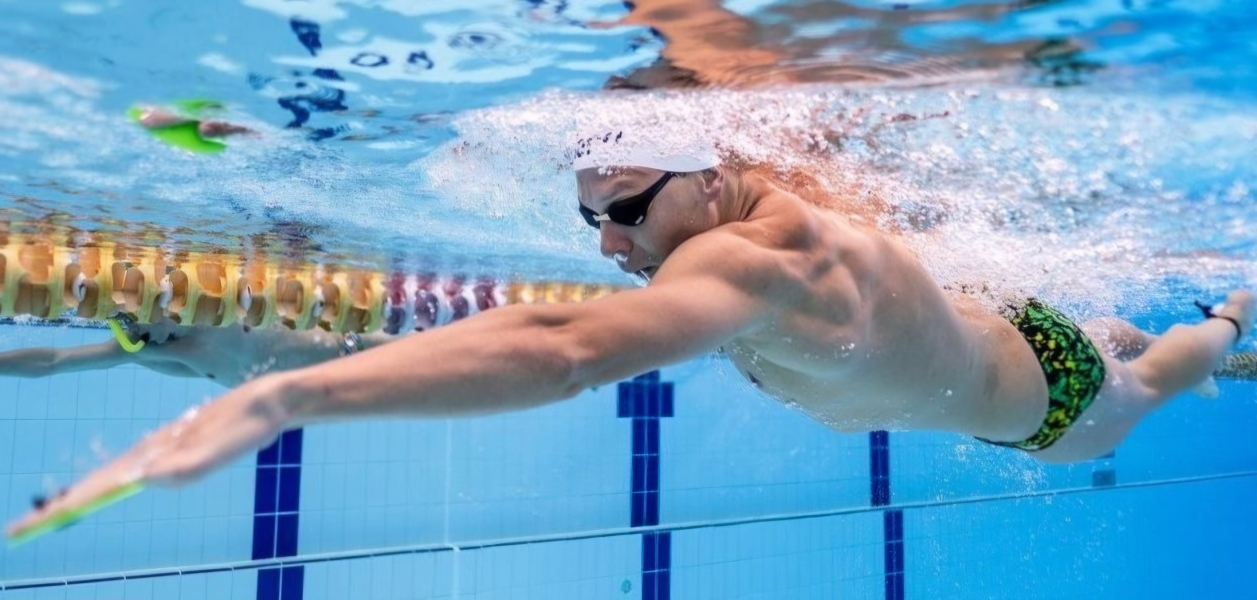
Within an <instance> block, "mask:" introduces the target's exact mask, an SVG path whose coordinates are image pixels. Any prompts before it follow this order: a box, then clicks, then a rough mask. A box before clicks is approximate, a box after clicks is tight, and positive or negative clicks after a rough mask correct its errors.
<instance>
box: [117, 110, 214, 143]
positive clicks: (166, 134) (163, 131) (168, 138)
mask: <svg viewBox="0 0 1257 600" xmlns="http://www.w3.org/2000/svg"><path fill="white" fill-rule="evenodd" d="M206 102H208V101H206ZM142 113H143V110H142V109H141V108H139V107H136V106H133V107H131V108H130V109H127V116H128V117H130V118H131V120H132V121H135V122H136V123H139V122H140V117H141V115H142ZM200 125H201V124H200V122H199V121H196V120H192V121H188V122H186V123H179V124H177V125H170V126H167V127H153V128H148V127H146V128H145V129H146V130H147V131H148V132H149V133H150V134H152V135H153V137H155V138H157V139H159V140H161V141H163V142H165V143H167V144H170V145H171V146H174V147H176V148H180V149H183V150H187V151H188V152H193V153H196V154H220V153H222V151H223V150H226V149H227V144H224V143H222V142H219V141H215V140H210V139H206V138H204V137H201V132H200V131H199V130H198V129H199V128H200Z"/></svg>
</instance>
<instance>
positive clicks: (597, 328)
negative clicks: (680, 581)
mask: <svg viewBox="0 0 1257 600" xmlns="http://www.w3.org/2000/svg"><path fill="white" fill-rule="evenodd" d="M779 264H780V262H779V258H778V257H777V256H775V255H773V254H771V253H767V252H765V251H764V250H762V249H761V248H760V247H759V246H757V245H754V244H753V243H752V242H750V241H747V240H744V239H742V238H738V237H734V236H732V235H729V234H724V233H711V234H708V235H705V236H702V238H695V239H692V240H690V241H688V242H686V243H685V244H684V245H683V246H682V247H680V248H678V249H677V250H676V251H675V252H674V253H673V255H672V256H671V257H670V258H669V261H668V264H667V265H665V266H664V267H663V268H662V269H660V270H659V272H658V273H657V275H656V277H655V281H654V283H652V284H651V285H650V286H649V287H647V288H643V289H636V290H630V291H626V292H621V293H617V294H614V295H612V296H609V297H606V298H601V299H598V300H593V301H590V302H585V303H579V304H559V305H526V306H507V307H503V308H498V309H494V310H491V311H488V312H485V313H482V314H480V315H477V316H474V317H472V318H469V319H466V320H463V321H460V322H457V323H454V324H452V325H450V326H448V327H444V328H440V329H435V330H432V331H430V332H426V333H423V334H416V335H411V336H408V337H406V338H403V339H401V340H398V341H396V342H392V343H389V344H386V345H385V346H382V347H379V348H375V349H370V350H367V351H365V352H362V353H360V354H356V355H353V356H349V357H346V358H343V359H340V360H333V361H330V362H327V363H325V364H322V365H319V366H315V367H309V368H304V369H298V370H294V371H287V372H283V373H277V374H272V375H267V376H264V377H259V378H257V379H254V380H251V381H249V382H247V383H245V384H243V385H241V386H240V387H238V388H236V389H235V390H233V391H231V392H229V393H227V394H226V395H223V396H221V397H219V398H218V399H216V400H214V401H213V402H210V403H208V404H206V405H203V406H201V407H199V408H198V409H197V410H195V411H192V412H190V413H189V414H188V415H185V417H184V418H182V419H180V420H179V421H177V422H175V423H173V424H171V425H168V426H166V427H164V428H162V429H161V430H158V431H157V432H155V433H153V434H151V435H150V436H148V437H147V438H145V439H144V440H143V441H141V442H140V443H138V444H136V445H135V446H134V447H133V448H132V449H131V450H130V451H128V452H127V453H125V454H123V455H122V456H120V457H119V458H118V459H116V460H115V461H113V462H112V463H110V464H109V465H107V466H105V467H104V468H102V469H99V470H97V471H96V472H94V473H92V474H91V475H89V476H88V477H87V478H86V479H84V480H83V481H82V482H80V483H79V484H77V485H75V486H73V487H72V488H70V489H69V490H67V492H66V493H65V494H64V495H62V496H59V497H58V498H56V499H54V500H51V501H49V502H48V503H47V504H46V505H45V506H44V507H43V508H41V509H38V510H35V511H33V512H31V513H30V514H28V515H26V516H25V517H23V518H22V519H20V520H19V521H16V522H14V523H13V524H11V525H10V527H9V532H10V535H15V534H20V533H22V532H26V531H29V530H30V528H31V527H34V526H36V525H37V524H38V523H41V522H42V519H43V518H44V517H45V516H46V515H56V514H64V513H65V511H74V510H77V509H79V508H82V507H85V506H91V505H92V504H93V502H94V501H96V500H97V499H99V498H103V497H109V495H110V494H111V493H114V492H116V491H117V490H120V489H132V488H133V486H134V485H136V484H146V483H154V484H173V483H182V482H186V481H189V480H192V479H196V478H198V477H201V476H203V475H205V474H206V473H207V472H209V471H210V470H212V469H214V468H216V467H219V466H222V465H224V464H226V463H228V462H230V461H231V460H233V459H235V458H237V457H239V456H241V455H243V454H244V453H246V452H248V451H251V450H253V449H255V448H258V447H261V446H264V445H265V444H267V443H269V442H271V441H272V440H274V439H275V438H276V437H277V436H278V435H279V433H280V432H282V431H283V430H284V429H288V428H291V427H297V426H303V425H307V424H310V423H316V422H323V421H336V420H346V419H351V418H362V417H373V416H375V417H378V416H386V415H391V416H401V415H413V416H430V417H445V416H452V415H474V414H486V413H493V412H502V411H508V410H518V409H524V408H528V407H533V406H539V405H542V404H546V403H549V402H553V401H555V400H559V399H565V398H571V397H573V396H575V395H576V394H578V393H579V392H581V391H582V390H584V389H586V388H588V387H591V386H594V385H599V384H604V383H610V382H614V381H617V380H620V379H623V378H625V377H628V376H631V375H635V374H638V373H641V372H644V371H647V370H650V369H653V368H657V367H660V366H663V365H668V364H673V363H677V362H680V361H683V360H686V359H689V358H692V357H694V356H698V355H701V354H703V353H705V352H709V351H711V350H713V349H715V348H717V347H718V346H721V345H722V344H725V343H727V342H728V341H729V340H731V339H733V338H735V337H737V336H739V335H740V334H742V333H745V332H747V331H752V330H755V329H757V328H758V327H759V326H760V323H762V322H765V321H767V320H768V319H771V318H773V316H774V315H773V314H772V313H773V306H776V304H777V302H775V301H773V300H770V299H771V298H773V297H774V296H773V294H776V293H780V292H776V291H775V290H779V289H783V288H782V286H781V285H780V284H779V281H781V279H780V278H781V277H783V276H784V275H783V274H781V272H780V269H779ZM852 288H853V290H854V284H852ZM789 289H793V288H789ZM851 297H853V298H858V293H857V292H855V291H853V292H852V295H851ZM780 300H781V301H783V302H784V301H788V299H787V298H781V299H780ZM851 310H852V312H853V313H854V312H855V310H856V308H855V307H852V308H851Z"/></svg>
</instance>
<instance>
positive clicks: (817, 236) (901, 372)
mask: <svg viewBox="0 0 1257 600" xmlns="http://www.w3.org/2000/svg"><path fill="white" fill-rule="evenodd" d="M733 227H734V228H735V230H736V232H737V233H738V234H739V235H746V236H748V237H751V236H758V237H760V238H763V237H768V238H771V239H769V240H767V241H760V242H759V244H760V245H761V246H763V247H764V248H765V249H766V250H767V251H769V252H773V253H775V254H777V255H778V256H777V257H776V258H775V261H776V262H778V263H780V265H781V267H782V268H781V269H780V271H781V280H779V281H776V282H774V285H773V286H772V288H771V290H772V291H771V292H769V293H771V294H772V295H773V297H772V298H770V301H771V303H772V304H773V305H774V306H775V307H776V309H777V312H776V313H775V315H774V316H773V318H772V319H770V320H769V321H768V322H767V324H765V325H764V326H762V327H760V328H759V329H758V330H756V331H753V332H750V333H748V334H745V335H743V336H741V337H739V338H737V339H736V340H734V341H733V342H731V343H730V344H728V345H726V346H725V348H724V351H725V353H726V354H727V355H728V356H729V358H730V360H732V362H733V364H734V365H735V366H736V367H737V368H738V370H739V371H740V372H741V373H742V374H743V375H744V376H746V377H747V378H748V379H749V380H751V382H752V383H754V384H756V386H757V387H759V388H760V389H762V390H763V391H764V392H765V393H767V394H769V395H771V396H773V397H775V398H777V399H779V400H781V401H783V402H787V403H790V404H793V405H797V406H798V407H799V408H801V409H802V410H804V411H806V412H807V413H808V414H810V415H811V416H813V417H814V418H816V419H818V420H820V421H822V422H824V423H826V424H828V425H830V426H831V427H834V428H836V429H840V430H851V431H867V430H869V429H880V428H891V429H896V428H913V429H942V430H949V431H957V432H963V433H970V434H974V435H981V436H985V437H994V438H997V439H1000V438H1006V439H1012V438H1015V437H1016V436H1018V435H1021V434H1023V433H1027V432H1032V431H1034V429H1035V428H1036V427H1037V426H1038V423H1039V421H1040V420H1041V419H1042V416H1043V412H1044V411H1045V410H1046V406H1047V400H1046V383H1045V382H1044V380H1043V375H1042V372H1041V371H1040V370H1039V367H1038V364H1037V361H1036V359H1035V356H1034V354H1033V352H1032V351H1031V350H1030V348H1029V346H1028V345H1027V344H1026V343H1025V341H1024V340H1023V339H1022V338H1021V336H1020V334H1019V333H1018V332H1017V331H1016V329H1014V328H1013V327H1012V326H1011V325H1009V324H1008V322H1007V321H1005V320H1004V319H1002V318H1001V317H1000V316H998V315H995V314H990V313H989V312H987V311H984V310H982V309H981V308H980V307H978V306H976V304H974V305H970V304H968V303H963V304H957V305H953V303H952V301H951V300H950V299H949V298H948V297H947V296H945V295H944V294H943V292H942V290H940V289H939V287H938V286H937V285H936V284H935V283H934V281H933V280H932V279H931V278H930V276H929V274H928V273H927V272H926V271H925V270H924V268H923V267H922V266H921V265H920V263H919V262H918V261H917V260H916V258H915V257H914V256H913V255H912V253H911V252H910V251H908V250H907V248H905V247H904V246H902V245H901V244H899V243H898V242H896V241H894V240H893V239H891V238H888V237H885V236H882V235H879V234H877V233H875V232H869V231H867V230H863V229H860V228H858V227H856V226H853V225H852V224H851V223H849V222H847V221H846V220H845V219H842V218H841V217H838V216H836V215H834V214H833V213H831V212H828V211H825V210H823V209H817V208H813V207H811V206H810V205H808V204H806V203H805V202H803V201H802V200H799V199H798V198H797V197H794V196H792V195H788V194H772V195H770V196H768V197H765V198H764V199H763V200H762V201H761V203H760V205H759V206H758V207H757V208H756V209H755V210H754V211H753V213H752V215H751V218H749V219H748V220H747V221H746V222H744V223H738V224H735V225H733ZM1009 357H1013V358H1012V359H1011V360H1009ZM1040 405H1041V406H1040Z"/></svg>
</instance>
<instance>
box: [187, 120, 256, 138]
mask: <svg viewBox="0 0 1257 600" xmlns="http://www.w3.org/2000/svg"><path fill="white" fill-rule="evenodd" d="M197 131H198V132H199V133H200V134H201V135H202V136H203V137H212V138H217V137H227V136H229V135H239V134H242V133H253V130H252V129H249V128H248V127H241V126H239V125H232V124H231V123H227V122H225V121H201V122H200V123H199V124H197Z"/></svg>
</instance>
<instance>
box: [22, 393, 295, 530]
mask: <svg viewBox="0 0 1257 600" xmlns="http://www.w3.org/2000/svg"><path fill="white" fill-rule="evenodd" d="M274 381H275V380H274V379H272V378H260V379H256V380H254V381H252V382H250V383H248V384H246V385H243V386H241V387H239V388H237V389H235V390H233V391H232V392H230V393H228V394H226V395H224V396H222V397H220V398H218V399H217V400H215V401H213V402H210V403H209V404H206V405H204V406H201V407H198V408H196V409H193V410H190V411H189V412H188V413H187V414H185V415H184V416H183V417H182V418H180V419H179V420H177V421H175V422H173V423H171V424H169V425H166V426H165V427H163V428H161V429H159V430H157V431H155V432H153V433H152V434H150V435H148V436H147V437H145V438H144V439H143V440H141V441H140V442H139V443H138V444H136V445H135V446H134V447H132V448H131V449H130V450H128V451H127V452H126V453H125V454H123V455H122V456H120V457H118V458H117V459H115V460H114V461H113V462H111V463H109V464H108V465H106V466H104V467H102V468H100V469H97V470H96V471H95V472H93V473H91V474H89V475H88V476H87V477H85V478H84V479H83V480H82V481H80V482H79V483H77V484H75V485H74V486H73V487H71V488H69V489H67V490H66V491H65V492H64V493H63V494H60V495H58V496H57V497H55V498H52V499H49V500H48V501H46V502H45V503H44V504H43V505H42V506H41V507H38V508H36V509H35V510H32V511H31V512H30V513H28V514H26V515H25V516H23V517H22V518H20V519H18V520H17V521H14V522H13V523H11V524H10V525H9V527H8V535H9V536H10V538H13V537H15V536H22V535H24V534H26V533H28V532H30V531H33V530H36V529H39V528H40V527H42V526H43V525H44V524H46V523H48V522H50V521H54V522H55V521H57V520H60V519H64V518H65V517H66V516H67V515H71V516H72V515H76V514H81V513H83V512H84V511H85V510H86V511H88V512H90V510H92V509H94V508H99V507H100V506H103V505H104V504H107V503H108V502H110V501H112V499H114V498H117V497H119V494H121V493H122V492H127V491H133V490H138V488H139V486H144V485H149V484H158V485H179V484H183V483H187V482H190V481H193V480H196V479H199V478H200V477H202V476H204V475H205V474H207V473H209V472H210V471H212V470H213V469H215V468H216V467H219V466H221V465H224V464H226V463H228V462H230V461H232V460H233V459H235V458H237V457H239V456H241V455H242V454H244V453H245V452H247V451H249V450H253V449H256V448H259V447H261V446H264V445H265V444H268V443H270V442H271V441H273V440H274V439H275V438H276V437H277V436H278V435H279V433H280V432H281V431H282V428H283V425H284V423H285V419H284V415H283V413H282V412H281V411H278V410H276V408H275V403H274V402H273V401H271V398H273V397H274V395H273V394H272V393H271V392H272V390H273V389H274V384H273V382H274Z"/></svg>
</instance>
